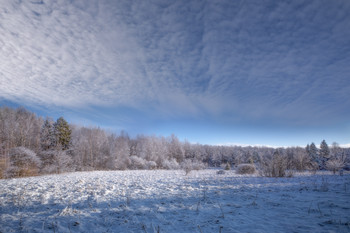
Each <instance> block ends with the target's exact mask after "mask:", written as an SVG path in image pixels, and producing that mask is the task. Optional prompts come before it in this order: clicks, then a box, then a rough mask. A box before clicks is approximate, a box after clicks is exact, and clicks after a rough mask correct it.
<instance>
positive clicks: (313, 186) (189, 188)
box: [0, 169, 350, 233]
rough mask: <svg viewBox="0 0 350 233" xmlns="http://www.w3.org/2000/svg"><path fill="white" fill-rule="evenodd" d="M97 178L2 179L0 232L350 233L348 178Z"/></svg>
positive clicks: (139, 174)
mask: <svg viewBox="0 0 350 233" xmlns="http://www.w3.org/2000/svg"><path fill="white" fill-rule="evenodd" d="M216 172H217V170H215V169H208V170H202V171H192V172H190V173H189V174H188V175H187V176H186V175H185V172H184V171H180V170H177V171H165V170H154V171H96V172H78V173H68V174H61V175H50V176H40V177H30V178H21V179H9V180H0V187H1V189H0V223H1V224H0V232H1V233H4V232H143V233H144V232H147V233H153V232H199V233H200V232H203V233H209V232H210V233H211V232H214V233H215V232H220V228H221V232H222V233H224V232H349V231H350V174H344V175H343V176H339V175H332V174H330V173H320V174H316V175H312V174H310V173H300V174H296V175H295V176H294V177H292V178H266V177H259V176H257V175H244V176H243V175H237V174H235V172H234V171H226V172H225V174H221V175H219V174H217V173H216Z"/></svg>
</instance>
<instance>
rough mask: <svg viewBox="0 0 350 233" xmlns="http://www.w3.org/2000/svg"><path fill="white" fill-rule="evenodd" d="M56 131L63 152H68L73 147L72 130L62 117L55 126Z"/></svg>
mask: <svg viewBox="0 0 350 233" xmlns="http://www.w3.org/2000/svg"><path fill="white" fill-rule="evenodd" d="M54 131H55V135H56V140H57V144H58V145H60V146H61V147H62V150H67V149H69V148H70V145H71V134H72V130H71V129H70V127H69V124H68V122H67V121H66V120H65V119H64V118H63V117H60V118H58V119H57V121H56V123H55V124H54Z"/></svg>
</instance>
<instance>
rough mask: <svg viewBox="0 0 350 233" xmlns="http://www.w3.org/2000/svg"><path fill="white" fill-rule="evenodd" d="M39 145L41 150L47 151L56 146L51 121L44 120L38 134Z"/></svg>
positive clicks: (48, 119)
mask: <svg viewBox="0 0 350 233" xmlns="http://www.w3.org/2000/svg"><path fill="white" fill-rule="evenodd" d="M40 145H41V149H42V150H44V151H45V150H49V149H52V148H54V147H55V146H56V136H55V130H54V124H53V121H52V119H50V118H46V120H45V122H44V124H43V126H42V128H41V132H40Z"/></svg>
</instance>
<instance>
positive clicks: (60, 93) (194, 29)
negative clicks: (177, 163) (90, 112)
mask: <svg viewBox="0 0 350 233" xmlns="http://www.w3.org/2000/svg"><path fill="white" fill-rule="evenodd" d="M33 2H34V1H22V2H17V1H11V0H4V1H2V4H1V5H2V6H0V11H1V12H2V13H1V14H0V21H1V24H0V60H1V61H2V62H1V64H0V84H1V85H0V97H3V98H5V99H9V100H13V101H22V102H24V101H25V102H28V103H32V104H41V105H46V106H50V105H55V106H64V107H68V108H76V107H80V108H81V107H89V106H93V105H102V106H129V107H134V108H141V109H151V111H154V112H157V113H159V114H163V115H164V116H169V115H173V116H178V115H192V116H197V115H206V114H207V115H212V116H216V117H220V116H221V115H222V114H223V113H230V114H229V115H231V116H235V119H236V118H237V116H239V117H240V118H242V119H244V120H249V119H253V120H252V121H254V120H255V119H259V118H266V119H268V118H272V119H280V120H281V121H284V120H286V121H292V122H294V123H295V124H298V122H299V123H300V124H305V122H308V123H309V122H310V120H312V121H313V122H319V121H320V120H322V121H328V120H329V119H332V120H333V121H341V120H344V117H343V116H344V115H345V116H349V111H348V110H344V109H346V107H349V106H350V100H349V98H347V97H348V93H349V92H350V85H349V81H348V76H347V75H346V74H348V73H349V72H350V70H349V68H347V67H348V66H347V65H346V64H349V62H350V60H349V57H350V56H348V55H349V54H348V52H347V50H344V47H345V48H349V46H348V43H347V41H346V40H345V39H344V38H349V36H350V34H349V30H343V29H345V28H348V26H349V23H348V21H347V19H349V16H348V15H346V14H344V12H347V10H348V9H350V6H349V4H348V3H347V2H346V1H339V2H337V3H330V2H329V3H327V4H326V5H327V6H322V5H321V3H319V2H317V1H312V2H305V4H304V5H302V4H299V3H297V2H293V3H290V4H289V3H288V4H287V3H284V2H275V1H267V2H264V4H263V3H262V2H258V3H252V2H245V3H242V4H241V3H239V2H237V1H223V2H208V3H206V2H204V1H199V2H196V1H190V2H188V1H184V2H181V1H175V2H173V1H171V2H169V3H164V2H163V1H141V2H133V1H129V0H127V1H97V0H91V1H73V2H71V1H50V0H45V1H35V2H34V3H33ZM41 3H43V4H41ZM297 8H298V10H296V9H297ZM314 9H318V10H317V11H315V10H314ZM295 13H297V14H295ZM341 54H344V55H341ZM324 99H327V100H325V101H323V100H324ZM339 102H341V103H342V104H343V107H339V106H340V105H339V104H338V103H339ZM145 111H150V110H145ZM338 112H341V113H342V114H337V113H338Z"/></svg>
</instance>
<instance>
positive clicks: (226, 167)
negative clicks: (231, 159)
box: [225, 163, 231, 171]
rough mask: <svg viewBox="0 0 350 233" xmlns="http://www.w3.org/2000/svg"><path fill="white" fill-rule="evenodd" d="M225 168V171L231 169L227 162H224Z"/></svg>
mask: <svg viewBox="0 0 350 233" xmlns="http://www.w3.org/2000/svg"><path fill="white" fill-rule="evenodd" d="M225 170H226V171H228V170H231V165H230V164H229V163H226V165H225Z"/></svg>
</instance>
